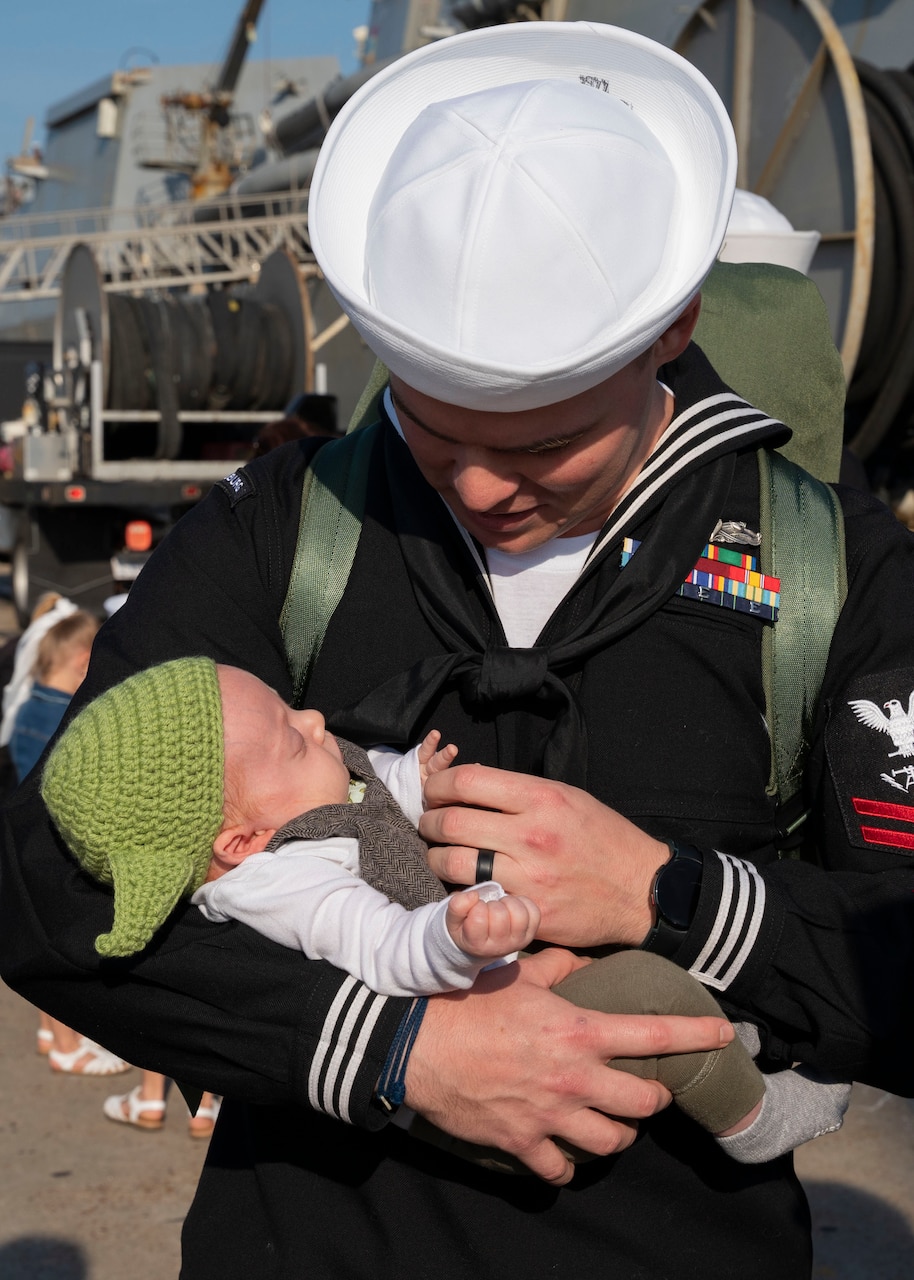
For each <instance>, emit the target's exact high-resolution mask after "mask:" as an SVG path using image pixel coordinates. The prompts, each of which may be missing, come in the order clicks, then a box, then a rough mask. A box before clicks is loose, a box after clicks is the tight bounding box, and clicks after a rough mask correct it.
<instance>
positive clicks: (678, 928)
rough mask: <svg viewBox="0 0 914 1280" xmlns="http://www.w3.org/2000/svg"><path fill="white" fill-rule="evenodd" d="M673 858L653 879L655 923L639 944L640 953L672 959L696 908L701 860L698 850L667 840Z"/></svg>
mask: <svg viewBox="0 0 914 1280" xmlns="http://www.w3.org/2000/svg"><path fill="white" fill-rule="evenodd" d="M667 844H668V845H669V846H670V850H671V852H672V855H673V856H672V857H671V858H670V860H669V862H665V863H664V864H663V866H662V867H661V868H660V869H659V871H658V872H657V874H656V876H655V877H654V883H653V885H652V887H651V906H652V907H653V908H654V909H655V910H656V912H657V923H656V924H655V925H654V927H653V929H651V931H650V933H649V934H648V935H647V937H646V938H645V939H644V941H643V942H642V944H641V950H642V951H653V952H654V954H655V955H659V956H667V957H669V956H673V955H675V954H676V952H677V951H678V950H679V947H680V945H681V944H682V942H683V941H684V940H685V936H686V934H687V933H688V931H689V927H690V926H691V924H692V921H693V920H694V918H695V912H696V910H697V908H698V895H699V893H700V892H701V876H702V872H703V871H704V857H703V855H702V853H701V850H700V849H696V848H695V846H694V845H691V844H680V843H679V841H678V840H667Z"/></svg>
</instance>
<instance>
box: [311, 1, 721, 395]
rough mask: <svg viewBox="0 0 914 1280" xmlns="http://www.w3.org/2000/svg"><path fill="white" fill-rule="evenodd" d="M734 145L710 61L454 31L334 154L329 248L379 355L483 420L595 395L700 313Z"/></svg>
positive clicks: (351, 106)
mask: <svg viewBox="0 0 914 1280" xmlns="http://www.w3.org/2000/svg"><path fill="white" fill-rule="evenodd" d="M735 171H736V142H735V139H734V136H733V129H732V126H731V124H730V120H729V117H728V116H727V112H726V110H725V108H724V105H723V103H722V102H721V100H720V98H719V97H718V95H717V93H716V91H715V90H714V89H713V88H712V86H711V85H710V84H709V83H708V81H707V80H706V79H705V78H704V76H702V75H701V73H700V72H698V71H697V70H696V69H695V68H694V67H693V66H692V65H691V64H690V63H688V62H686V61H685V60H684V59H683V58H681V57H679V56H678V55H677V54H675V53H673V52H672V51H671V50H669V49H666V48H664V47H663V46H662V45H659V44H657V43H655V42H654V41H652V40H648V39H647V38H645V37H643V36H639V35H637V34H635V33H633V32H630V31H625V30H622V29H620V28H617V27H611V26H606V25H603V24H599V23H586V22H573V23H566V22H529V23H511V24H508V25H505V26H498V27H488V28H483V29H481V30H478V31H471V32H466V33H464V34H461V35H457V36H451V37H448V38H446V39H444V40H441V41H439V42H437V43H435V44H431V45H428V46H426V47H425V48H422V49H419V50H417V51H416V52H414V53H411V54H408V55H406V56H405V57H403V58H399V59H397V60H396V61H395V62H393V63H392V64H390V66H388V67H387V68H385V69H384V70H383V71H381V72H379V73H378V74H377V75H376V76H373V77H372V78H371V79H370V80H369V81H368V82H367V83H366V84H365V85H363V86H362V88H361V89H360V90H359V91H358V92H357V93H356V94H354V95H353V97H352V98H351V99H350V100H349V102H348V103H347V104H346V105H345V107H344V108H343V110H342V111H341V112H340V113H339V115H338V116H337V118H336V120H335V121H334V122H333V124H332V126H331V128H330V130H329V132H328V134H327V137H326V139H325V141H324V143H323V146H322V147H321V151H320V154H319V156H318V162H317V166H316V169H315V172H314V178H313V182H312V186H311V192H310V197H309V213H308V220H309V228H310V236H311V245H312V248H313V250H314V253H315V256H316V258H317V261H318V263H319V265H320V267H321V268H322V270H323V272H324V275H325V277H326V280H327V282H328V284H329V286H330V288H331V289H332V291H333V293H334V295H335V296H336V298H337V300H338V301H339V303H340V305H341V307H342V308H343V310H344V311H345V312H346V314H347V315H348V316H349V317H350V319H351V321H352V323H353V325H354V326H355V328H356V329H357V330H358V332H359V333H360V334H361V335H362V337H363V338H364V340H365V342H366V343H367V344H368V346H369V347H370V348H371V349H372V350H373V351H374V352H375V354H376V355H377V356H378V357H380V359H381V360H383V361H384V362H385V364H387V366H388V367H389V368H390V369H391V370H392V371H393V372H394V373H396V374H397V375H398V376H399V377H401V378H402V379H403V380H404V381H405V382H406V383H407V384H408V385H409V386H411V387H414V388H416V389H417V390H418V391H421V392H423V393H424V394H426V395H429V396H432V397H433V398H435V399H438V400H442V401H445V402H446V403H449V404H455V405H461V406H463V407H465V408H469V409H487V410H496V411H504V412H508V411H513V410H524V409H531V408H538V407H540V406H543V405H548V404H553V403H556V402H557V401H560V400H565V399H568V398H570V397H571V396H574V395H577V394H578V393H580V392H582V391H586V390H588V389H589V388H591V387H593V386H596V385H597V384H598V383H600V382H602V381H604V380H605V379H606V378H608V377H609V376H610V375H611V374H613V373H615V372H617V371H618V370H619V369H621V368H622V367H623V366H624V365H626V364H628V363H629V362H630V361H631V360H633V359H634V358H635V357H636V356H638V355H640V354H641V353H642V352H643V351H645V350H646V349H647V348H648V347H649V346H650V345H651V343H652V342H653V341H654V340H655V339H656V338H658V337H659V336H660V334H662V333H663V332H664V330H665V329H666V328H667V327H668V326H669V325H670V324H671V323H672V321H673V320H675V319H676V317H677V316H678V315H679V314H680V312H681V311H682V310H683V308H684V307H685V306H686V305H687V304H688V303H689V301H690V300H691V299H692V297H693V296H694V295H695V293H696V292H697V291H698V289H699V288H700V287H701V284H702V281H703V280H704V278H705V276H706V275H707V273H708V271H709V270H710V268H711V266H712V264H713V262H714V259H715V257H716V256H717V252H718V249H719V248H720V244H721V241H722V239H723V236H724V232H725V230H726V226H727V219H728V216H729V213H730V205H731V201H732V198H733V190H734V186H735Z"/></svg>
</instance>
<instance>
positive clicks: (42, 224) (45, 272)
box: [0, 191, 314, 303]
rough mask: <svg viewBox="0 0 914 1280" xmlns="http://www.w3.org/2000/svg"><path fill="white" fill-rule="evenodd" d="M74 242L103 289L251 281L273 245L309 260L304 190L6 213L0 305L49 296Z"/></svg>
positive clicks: (1, 229) (0, 225) (0, 226)
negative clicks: (87, 254)
mask: <svg viewBox="0 0 914 1280" xmlns="http://www.w3.org/2000/svg"><path fill="white" fill-rule="evenodd" d="M195 219H196V220H195ZM78 243H84V244H88V245H89V246H90V247H91V248H92V251H93V254H94V255H95V259H96V261H97V262H98V265H99V270H100V271H101V273H102V277H103V282H104V287H105V289H106V290H109V291H111V292H128V291H130V290H132V289H150V288H176V287H188V286H190V285H194V284H212V283H215V282H217V281H239V280H253V279H256V276H257V273H258V271H259V267H260V263H261V262H262V261H263V260H264V259H265V258H266V257H268V256H269V254H270V253H272V252H273V251H274V250H275V249H278V248H285V249H288V250H289V252H290V253H291V254H292V255H293V257H294V258H295V259H296V261H298V262H300V263H301V264H302V265H309V264H313V262H314V258H313V256H312V254H311V247H310V244H309V241H308V215H307V192H306V191H284V192H275V193H265V194H258V195H249V196H243V197H239V196H222V197H219V198H217V199H213V200H208V201H206V203H205V206H203V207H201V206H200V205H199V204H198V203H195V202H192V201H187V202H182V203H172V204H160V205H136V206H134V207H133V208H130V209H75V210H70V211H62V212H60V213H47V214H37V215H24V216H16V217H10V218H5V219H0V303H4V302H17V303H22V302H27V301H29V300H30V299H34V300H36V301H37V300H38V299H46V298H56V297H57V296H58V295H59V293H60V284H61V275H62V272H63V268H64V264H65V263H66V261H67V258H68V256H69V254H70V251H71V250H72V248H73V246H74V245H75V244H78Z"/></svg>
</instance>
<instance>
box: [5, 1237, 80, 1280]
mask: <svg viewBox="0 0 914 1280" xmlns="http://www.w3.org/2000/svg"><path fill="white" fill-rule="evenodd" d="M88 1275H89V1268H88V1265H87V1261H86V1255H85V1254H84V1253H83V1251H82V1249H81V1248H80V1247H79V1245H77V1244H71V1243H70V1241H69V1240H58V1239H55V1237H54V1236H22V1237H21V1238H20V1239H18V1240H11V1241H9V1243H8V1244H5V1245H2V1246H0V1277H2V1280H87V1277H88Z"/></svg>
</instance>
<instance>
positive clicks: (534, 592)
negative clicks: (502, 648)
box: [486, 533, 597, 649]
mask: <svg viewBox="0 0 914 1280" xmlns="http://www.w3.org/2000/svg"><path fill="white" fill-rule="evenodd" d="M596 539H597V534H596V533H581V534H578V535H576V536H573V537H569V538H553V540H552V541H551V542H547V543H546V544H545V546H542V547H534V549H533V550H532V551H520V552H513V553H508V552H506V551H495V550H493V549H492V548H491V547H487V548H486V561H487V564H488V571H489V572H488V577H489V585H490V587H491V588H492V596H493V598H494V600H495V608H496V610H497V612H498V616H499V618H501V625H502V626H503V627H504V631H505V636H506V637H507V641H508V644H509V645H511V646H512V648H517V649H529V648H530V647H531V646H532V645H534V644H535V643H536V640H537V637H538V636H539V634H540V632H541V631H542V629H543V627H544V626H545V625H546V623H547V622H548V621H549V619H550V618H551V617H552V615H553V613H554V612H555V610H556V609H557V608H558V606H559V605H560V604H561V602H562V601H563V600H564V598H565V596H566V595H567V594H568V592H569V591H570V590H571V588H572V587H573V586H574V584H575V582H576V581H577V578H578V576H579V574H580V572H581V570H582V569H583V568H584V565H585V563H586V561H587V557H588V555H589V554H590V549H591V547H592V546H593V544H594V542H595V541H596Z"/></svg>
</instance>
